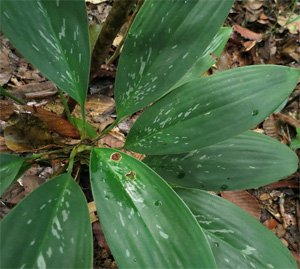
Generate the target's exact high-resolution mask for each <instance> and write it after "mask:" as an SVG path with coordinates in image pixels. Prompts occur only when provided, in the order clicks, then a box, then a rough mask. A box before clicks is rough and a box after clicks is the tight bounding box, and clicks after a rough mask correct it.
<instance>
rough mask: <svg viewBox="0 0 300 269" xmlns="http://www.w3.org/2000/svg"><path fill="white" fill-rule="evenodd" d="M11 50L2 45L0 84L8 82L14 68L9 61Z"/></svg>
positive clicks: (0, 52)
mask: <svg viewBox="0 0 300 269" xmlns="http://www.w3.org/2000/svg"><path fill="white" fill-rule="evenodd" d="M8 54H9V50H8V49H7V48H5V47H4V46H2V45H1V50H0V85H1V86H2V85H4V84H6V83H7V82H8V81H9V80H10V78H11V76H12V73H13V68H12V66H11V64H10V61H9V56H8Z"/></svg>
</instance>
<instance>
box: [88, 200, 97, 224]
mask: <svg viewBox="0 0 300 269" xmlns="http://www.w3.org/2000/svg"><path fill="white" fill-rule="evenodd" d="M88 208H89V213H90V221H91V223H93V222H95V221H97V220H98V217H97V216H96V212H97V209H96V204H95V202H94V201H93V202H89V203H88Z"/></svg>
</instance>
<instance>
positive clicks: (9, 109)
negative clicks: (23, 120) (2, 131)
mask: <svg viewBox="0 0 300 269" xmlns="http://www.w3.org/2000/svg"><path fill="white" fill-rule="evenodd" d="M13 113H14V105H13V102H12V101H9V100H0V120H3V121H7V120H8V119H9V118H10V116H11V115H12V114H13Z"/></svg>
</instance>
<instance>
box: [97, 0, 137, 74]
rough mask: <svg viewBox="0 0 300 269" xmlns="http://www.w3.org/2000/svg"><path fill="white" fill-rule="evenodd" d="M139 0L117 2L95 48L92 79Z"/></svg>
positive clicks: (116, 0)
mask: <svg viewBox="0 0 300 269" xmlns="http://www.w3.org/2000/svg"><path fill="white" fill-rule="evenodd" d="M136 1H137V0H115V2H114V4H113V6H112V9H111V11H110V13H109V15H108V17H107V19H106V21H105V23H104V25H103V28H102V30H101V32H100V34H99V36H98V39H97V42H96V44H95V47H94V51H93V55H92V64H91V79H93V78H94V77H96V76H97V73H98V70H99V68H100V66H101V64H103V63H104V62H105V59H106V58H107V55H108V53H109V49H110V47H111V44H112V43H113V41H114V39H115V36H116V35H117V33H118V32H119V31H120V29H121V27H122V25H123V24H124V23H125V22H126V19H127V16H128V13H129V11H130V10H131V7H132V5H133V4H134V3H136Z"/></svg>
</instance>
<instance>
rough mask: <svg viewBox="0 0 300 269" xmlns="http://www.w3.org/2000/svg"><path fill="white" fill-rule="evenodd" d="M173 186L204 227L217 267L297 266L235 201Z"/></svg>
mask: <svg viewBox="0 0 300 269" xmlns="http://www.w3.org/2000/svg"><path fill="white" fill-rule="evenodd" d="M175 190H176V192H177V193H178V194H179V195H180V197H181V198H182V199H183V200H184V202H185V203H186V204H187V205H188V206H189V208H190V209H191V210H192V212H193V214H194V215H195V217H196V218H197V220H198V222H199V224H200V225H201V227H202V229H203V230H204V232H205V234H206V236H207V238H208V240H209V241H210V244H211V248H212V251H213V254H214V257H215V259H216V262H217V266H218V268H224V269H225V268H226V269H227V268H228V269H229V268H253V269H254V268H268V269H282V268H290V269H296V268H298V267H297V264H296V262H295V260H294V258H293V256H292V255H291V253H290V251H289V250H288V249H287V248H286V247H285V246H284V245H283V244H282V243H281V242H280V240H279V239H278V238H277V237H276V236H275V235H274V234H273V233H272V232H271V231H269V230H268V229H267V228H265V227H264V226H263V225H262V224H261V223H259V222H258V221H257V220H256V219H254V218H253V217H251V216H250V215H248V214H247V213H245V212H244V211H243V210H242V209H240V208H239V207H237V206H236V205H234V204H232V203H230V202H228V201H226V200H224V199H222V198H220V197H218V196H215V195H212V194H209V193H207V192H205V191H201V190H191V189H190V190H188V189H182V188H176V189H175Z"/></svg>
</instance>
